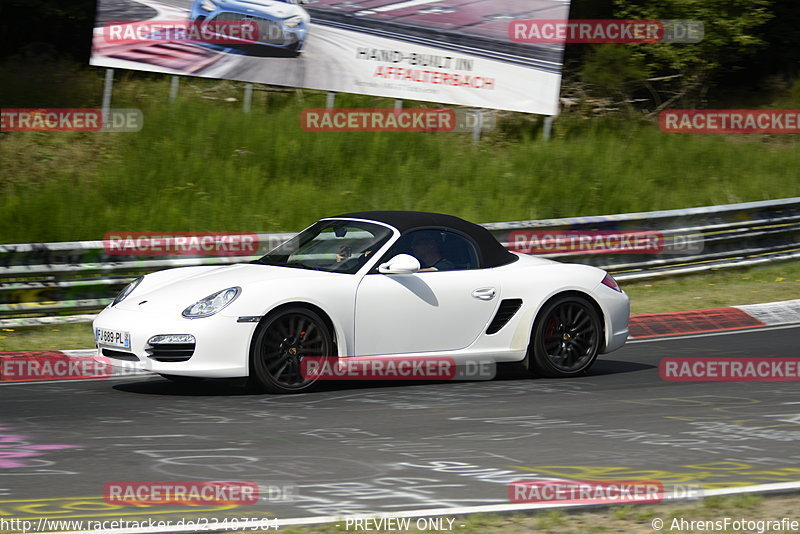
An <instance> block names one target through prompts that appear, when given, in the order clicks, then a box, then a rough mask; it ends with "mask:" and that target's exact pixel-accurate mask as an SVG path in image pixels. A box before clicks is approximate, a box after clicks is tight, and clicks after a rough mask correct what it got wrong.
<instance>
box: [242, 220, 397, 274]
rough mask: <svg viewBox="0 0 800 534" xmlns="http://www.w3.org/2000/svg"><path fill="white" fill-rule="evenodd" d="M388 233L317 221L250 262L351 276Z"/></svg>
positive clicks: (357, 225)
mask: <svg viewBox="0 0 800 534" xmlns="http://www.w3.org/2000/svg"><path fill="white" fill-rule="evenodd" d="M391 235H392V231H391V230H390V229H389V228H387V227H385V226H381V225H378V224H372V223H367V222H359V221H345V220H327V221H319V222H317V223H315V224H313V225H312V226H310V227H308V228H306V229H305V230H303V231H302V232H300V233H299V234H297V235H296V236H294V237H293V238H292V239H290V240H288V241H286V242H285V243H283V244H282V245H280V246H278V247H277V248H274V249H272V250H271V251H269V252H268V253H267V254H266V255H265V256H263V257H262V258H260V259H258V260H255V262H254V263H260V264H262V265H276V266H279V267H294V268H296V269H311V270H314V271H328V272H337V273H349V274H353V273H355V272H356V271H358V270H359V269H360V268H361V267H362V266H363V265H364V264H365V263H366V262H367V261H368V260H369V259H370V258H371V257H372V255H373V254H375V253H376V252H378V250H379V249H380V248H381V247H382V246H383V245H384V244H385V243H386V242H387V241H388V240H389V238H390V237H391Z"/></svg>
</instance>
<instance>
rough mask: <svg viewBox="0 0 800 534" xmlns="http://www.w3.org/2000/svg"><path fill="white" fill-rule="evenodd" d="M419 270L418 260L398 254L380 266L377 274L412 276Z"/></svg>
mask: <svg viewBox="0 0 800 534" xmlns="http://www.w3.org/2000/svg"><path fill="white" fill-rule="evenodd" d="M419 269H420V264H419V260H418V259H417V258H415V257H414V256H410V255H408V254H398V255H397V256H395V257H394V258H392V259H391V260H389V261H387V262H386V263H384V264H382V265H380V266H379V267H378V272H379V273H381V274H414V273H418V272H419Z"/></svg>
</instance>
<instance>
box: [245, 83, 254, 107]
mask: <svg viewBox="0 0 800 534" xmlns="http://www.w3.org/2000/svg"><path fill="white" fill-rule="evenodd" d="M252 107H253V84H252V83H246V84H244V112H245V113H250V109H252Z"/></svg>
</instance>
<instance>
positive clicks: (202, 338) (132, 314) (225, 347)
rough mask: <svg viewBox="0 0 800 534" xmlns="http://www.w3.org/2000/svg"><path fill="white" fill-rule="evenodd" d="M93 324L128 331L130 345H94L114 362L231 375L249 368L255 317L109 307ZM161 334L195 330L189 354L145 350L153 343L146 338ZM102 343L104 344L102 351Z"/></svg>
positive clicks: (162, 371)
mask: <svg viewBox="0 0 800 534" xmlns="http://www.w3.org/2000/svg"><path fill="white" fill-rule="evenodd" d="M92 326H93V328H95V329H96V328H104V329H110V330H116V331H122V332H129V333H130V349H122V348H118V347H113V346H110V345H102V344H99V345H97V355H98V356H105V357H106V358H109V362H110V363H111V364H112V365H117V366H119V367H125V368H129V369H130V368H133V369H139V370H145V371H151V372H154V373H160V374H172V375H180V376H197V377H206V378H235V377H243V376H247V375H248V373H249V350H250V340H251V339H252V337H253V333H254V331H255V329H256V326H257V323H253V322H248V323H238V322H236V317H231V316H225V315H220V314H217V315H214V316H212V317H206V318H203V319H185V318H183V317H175V316H174V315H173V314H171V313H170V314H159V313H153V312H140V311H132V310H122V309H119V308H113V307H109V308H106V309H105V310H103V311H102V312H101V313H100V314H99V315H98V316H97V318H96V319H95V320H94V322H93V323H92ZM163 334H191V335H193V336H194V338H195V340H196V344H195V347H194V352H193V353H192V355H191V358H189V359H188V360H186V361H157V360H155V359H153V357H151V354H152V350H148V349H152V347H151V346H150V345H148V343H147V342H148V340H149V339H150V338H152V337H153V336H156V335H163ZM103 349H107V350H106V352H105V353H104V350H103ZM112 351H113V352H112ZM128 355H132V356H128ZM133 357H135V360H134V359H133Z"/></svg>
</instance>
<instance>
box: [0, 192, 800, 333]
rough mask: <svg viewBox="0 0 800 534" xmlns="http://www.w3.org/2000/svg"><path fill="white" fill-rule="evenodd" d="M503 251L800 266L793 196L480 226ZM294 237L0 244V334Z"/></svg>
mask: <svg viewBox="0 0 800 534" xmlns="http://www.w3.org/2000/svg"><path fill="white" fill-rule="evenodd" d="M484 226H485V227H486V228H488V229H489V230H490V231H491V232H492V233H493V234H494V235H495V237H497V239H498V240H499V241H500V242H501V243H503V244H504V245H506V246H514V240H515V239H518V237H517V236H518V235H519V233H520V232H521V231H526V230H528V231H529V230H538V231H547V232H553V233H557V232H558V231H563V230H572V231H576V230H577V231H614V232H639V231H658V232H659V233H660V234H661V235H663V242H664V245H665V246H664V250H663V251H661V252H659V253H655V254H616V255H609V254H548V255H544V257H549V258H553V259H558V260H561V261H569V262H575V263H587V264H591V265H596V266H598V267H601V268H603V269H606V270H608V271H609V272H611V273H613V274H614V276H615V277H616V278H617V279H618V280H620V281H626V280H639V279H647V278H659V277H666V276H676V275H682V274H688V273H693V272H698V271H705V270H711V269H726V268H731V267H743V266H750V265H757V264H761V263H768V262H776V261H786V260H792V259H800V197H795V198H787V199H781V200H774V201H763V202H749V203H743V204H729V205H724V206H711V207H703V208H690V209H682V210H669V211H653V212H643V213H627V214H620V215H606V216H593V217H576V218H569V219H547V220H538V221H518V222H505V223H490V224H485V225H484ZM292 235H294V234H289V233H284V234H260V235H258V240H259V244H260V247H259V253H258V254H257V255H254V256H180V257H176V256H170V257H166V256H153V255H144V254H143V255H139V256H119V255H114V254H111V253H109V252H108V251H106V250H105V249H104V246H103V241H78V242H66V243H34V244H18V245H0V326H24V325H33V324H51V323H68V322H79V321H88V320H91V318H92V317H93V315H91V314H90V313H91V312H96V311H98V310H99V309H102V308H103V307H105V306H106V305H107V304H108V303H110V302H111V300H112V299H113V297H114V295H115V294H116V293H117V292H118V291H119V290H120V289H121V288H122V287H123V286H124V285H125V284H127V283H128V282H130V281H131V280H132V279H134V278H135V277H136V276H139V275H141V274H145V273H149V272H153V271H157V270H160V269H166V268H171V267H185V266H192V265H228V264H232V263H237V262H242V261H249V260H251V259H254V258H256V257H258V256H260V255H261V254H263V253H264V252H266V251H267V250H268V249H270V248H272V247H273V246H275V245H277V244H278V243H280V242H282V241H284V240H286V239H288V238H289V237H291V236H292Z"/></svg>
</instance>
